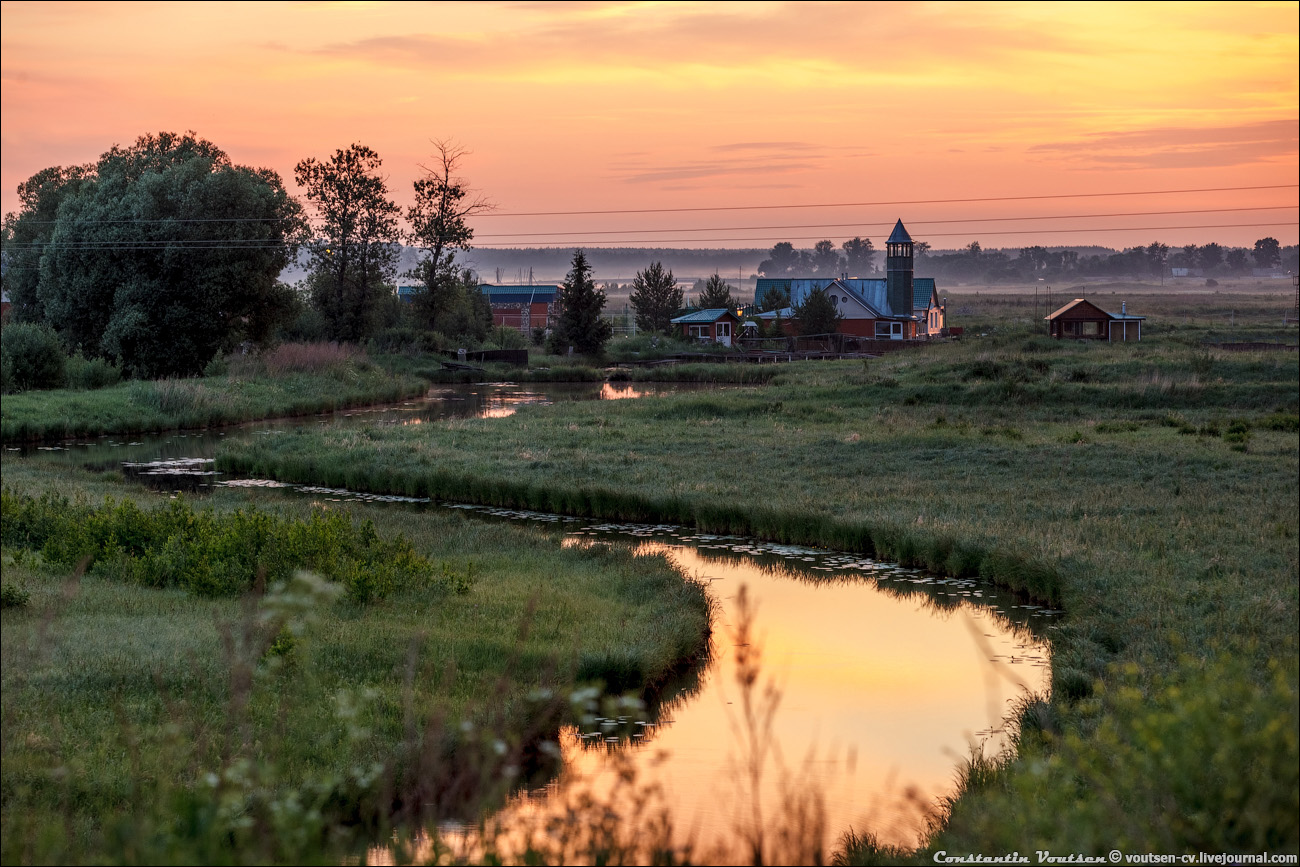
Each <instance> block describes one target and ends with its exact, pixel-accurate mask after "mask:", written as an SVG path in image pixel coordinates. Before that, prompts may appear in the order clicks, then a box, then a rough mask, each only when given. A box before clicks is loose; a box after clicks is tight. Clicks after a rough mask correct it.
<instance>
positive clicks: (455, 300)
mask: <svg viewBox="0 0 1300 867" xmlns="http://www.w3.org/2000/svg"><path fill="white" fill-rule="evenodd" d="M433 146H434V150H435V153H434V155H433V159H432V161H431V162H430V164H429V165H425V166H421V168H423V169H424V173H425V174H424V177H422V178H420V179H419V180H417V181H416V182H415V205H414V206H413V207H411V208H409V209H408V210H407V212H406V219H407V222H408V223H410V225H411V235H410V238H411V242H412V243H413V244H414V245H415V246H416V247H417V248H419V250H420V260H419V262H418V263H417V264H416V266H415V268H414V269H413V270H412V271H411V272H410V273H409V274H408V275H407V276H409V277H411V278H413V279H415V280H417V281H419V283H420V285H421V286H422V287H423V291H422V292H421V294H420V296H419V297H417V298H416V307H417V309H418V310H419V311H421V314H422V318H423V319H424V320H425V324H426V325H428V326H429V327H430V328H432V329H435V330H439V331H443V332H445V333H448V334H458V333H464V332H463V331H461V330H457V322H458V321H459V320H460V319H463V318H464V317H465V316H466V315H467V312H466V311H467V310H472V309H474V308H476V306H481V305H476V302H477V300H478V299H476V298H473V297H471V296H472V295H475V294H481V293H479V291H478V287H477V286H476V285H471V284H467V282H466V281H465V280H464V279H462V278H463V276H464V275H463V274H461V273H458V269H457V266H456V261H455V258H456V251H457V250H468V249H470V241H471V240H472V239H473V238H474V230H473V229H472V228H470V225H469V218H470V217H473V216H475V215H476V214H485V213H488V212H489V211H492V210H493V209H494V208H495V207H496V206H495V205H493V204H492V203H491V202H490V201H488V200H487V199H486V198H485V197H483V196H481V195H479V194H477V193H475V192H474V190H473V189H472V188H471V187H470V186H469V183H468V182H467V181H466V180H465V179H464V178H462V177H459V176H458V174H457V172H458V171H459V169H460V164H461V162H462V161H463V160H464V158H465V156H466V155H467V154H468V151H466V150H465V149H464V148H463V147H461V146H459V145H457V144H455V143H454V142H452V141H450V140H446V139H441V140H436V141H434V142H433ZM487 309H488V311H489V312H488V324H489V325H490V324H491V312H490V309H491V308H490V306H489V307H488V308H487Z"/></svg>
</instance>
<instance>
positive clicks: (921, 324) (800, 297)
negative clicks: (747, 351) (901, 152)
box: [754, 220, 948, 340]
mask: <svg viewBox="0 0 1300 867" xmlns="http://www.w3.org/2000/svg"><path fill="white" fill-rule="evenodd" d="M885 252H886V256H885V277H884V278H883V279H881V278H878V277H875V278H872V277H848V276H845V277H838V278H835V277H812V278H768V277H760V278H759V280H758V286H757V289H756V292H755V297H754V300H755V301H756V302H758V303H762V300H763V296H764V295H765V294H767V292H768V291H769V290H770V289H780V290H782V291H784V292H785V293H787V294H788V295H789V296H790V306H789V307H786V308H785V309H783V310H779V311H768V312H766V313H761V314H759V318H760V319H763V320H765V321H768V322H772V321H775V320H776V319H778V318H779V319H780V320H781V322H782V323H783V327H784V328H785V329H786V330H787V331H788V332H789V333H794V332H795V331H796V330H797V327H798V326H797V324H796V323H795V322H794V308H795V307H797V306H799V305H801V304H803V303H804V301H805V300H806V299H807V298H808V295H809V294H810V293H812V292H815V291H817V290H822V291H824V292H825V293H826V294H827V296H828V297H829V298H830V301H831V304H833V305H835V309H836V310H838V311H839V313H840V315H841V316H842V317H843V318H842V319H841V320H840V325H839V332H840V333H841V334H849V335H852V336H854V337H865V338H868V339H872V340H914V339H916V338H920V337H935V336H938V335H939V334H941V333H942V332H943V330H944V329H945V328H947V325H948V323H947V310H946V305H944V304H943V303H942V302H941V301H940V298H939V292H938V289H937V287H936V286H935V283H934V278H932V277H916V276H915V275H914V268H913V264H914V258H913V241H912V236H911V235H909V234H908V232H907V229H906V228H905V227H904V226H903V221H902V220H899V221H898V223H897V224H896V225H895V226H894V231H893V233H892V234H891V235H890V236H889V240H888V241H886V242H885Z"/></svg>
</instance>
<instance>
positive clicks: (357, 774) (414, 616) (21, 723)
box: [0, 460, 710, 863]
mask: <svg viewBox="0 0 1300 867" xmlns="http://www.w3.org/2000/svg"><path fill="white" fill-rule="evenodd" d="M3 482H4V484H5V485H6V486H7V487H8V488H9V489H10V490H14V491H21V492H23V493H24V494H26V495H30V496H39V495H41V494H43V493H47V492H48V493H54V494H58V495H64V496H68V497H70V498H71V503H72V504H75V503H77V502H78V501H86V502H90V503H98V502H101V501H102V499H103V497H105V496H112V497H114V498H116V499H117V501H119V502H123V501H126V502H131V501H133V502H136V503H139V505H140V506H141V508H142V509H144V510H151V509H155V508H162V507H166V506H168V504H169V502H170V501H169V499H168V497H167V496H166V495H158V494H151V493H148V492H144V491H141V490H140V489H138V488H135V487H130V486H128V485H127V484H125V483H124V482H123V481H122V480H121V477H120V475H117V474H112V475H111V476H110V475H108V474H106V475H103V476H100V475H95V474H91V473H86V472H84V471H72V470H67V469H55V468H50V467H48V466H44V465H40V464H38V463H36V462H33V461H12V460H11V461H5V463H4V465H3ZM258 502H259V506H260V508H261V509H262V510H263V511H264V512H266V513H267V514H269V515H271V516H272V517H273V518H274V519H275V520H279V521H287V522H289V525H290V526H291V527H292V526H303V527H305V526H306V524H305V523H304V522H309V521H311V520H313V516H316V517H317V518H318V517H319V516H321V515H324V516H326V517H329V516H337V515H338V514H339V512H340V511H342V512H343V513H344V514H345V515H347V517H348V519H349V522H350V523H351V524H352V525H353V526H354V527H359V528H361V531H360V532H361V534H362V537H365V533H366V532H367V531H366V530H365V529H364V527H365V522H367V521H369V522H372V525H373V528H374V532H376V533H377V534H378V536H379V538H380V539H381V540H383V542H384V544H388V543H389V542H391V541H392V540H397V541H400V540H403V539H404V540H408V541H409V542H410V544H411V546H412V548H413V550H414V551H415V552H417V553H418V555H419V556H420V557H422V558H426V559H427V560H428V561H429V562H430V563H432V564H433V567H434V568H433V572H432V579H431V580H428V581H421V582H410V581H407V582H405V583H402V582H398V583H396V584H394V585H393V586H392V587H391V588H389V589H388V591H387V592H386V593H384V594H382V595H375V597H374V598H366V599H364V600H362V599H359V598H358V597H357V595H356V594H354V593H348V594H347V595H344V596H338V595H337V594H331V593H328V592H326V591H325V590H324V589H322V587H321V586H320V585H314V584H291V585H290V586H289V587H288V588H287V589H281V590H276V589H274V588H270V589H269V590H268V592H267V593H266V594H265V595H258V594H254V595H253V596H239V597H233V596H219V595H218V596H215V597H214V596H210V595H202V594H201V593H195V592H188V591H186V590H183V589H179V588H164V587H153V586H145V585H143V584H141V583H139V582H138V581H135V580H125V576H130V575H137V577H139V576H142V575H145V574H152V572H150V571H149V570H147V569H144V570H140V569H137V570H135V571H132V570H131V569H127V568H123V567H121V565H120V561H119V560H116V559H114V557H113V556H110V555H108V554H105V555H103V556H101V557H100V560H102V562H103V565H102V566H100V565H98V563H97V564H96V565H93V566H92V567H91V569H90V571H89V572H87V573H86V574H85V575H83V576H80V577H79V578H71V579H70V578H69V575H68V569H66V568H56V567H55V566H54V565H53V564H52V563H51V562H50V559H47V557H46V556H44V555H43V554H42V553H41V552H40V551H36V550H32V549H31V548H30V547H29V546H26V545H24V544H20V543H17V542H15V543H14V544H10V542H11V541H13V540H10V539H9V538H8V533H9V528H8V527H6V531H5V532H6V544H5V549H4V585H5V608H4V611H3V614H0V618H2V619H3V631H2V636H3V639H2V640H3V650H4V653H3V659H4V666H3V692H2V695H3V714H4V738H3V758H4V763H3V765H4V774H3V792H4V798H3V807H2V808H0V809H2V810H3V827H4V844H3V860H4V861H5V862H6V863H10V862H24V863H25V862H30V861H39V862H50V861H59V862H67V863H81V862H86V861H97V860H100V859H102V858H103V857H106V856H109V855H110V853H111V856H112V857H118V858H122V859H123V860H126V861H131V862H135V863H139V862H144V861H168V862H169V863H172V862H174V860H175V859H178V860H179V861H181V862H187V861H198V862H205V863H211V862H215V861H221V862H226V861H230V860H232V859H234V860H237V861H240V862H261V861H267V860H271V861H275V860H287V861H298V860H300V859H303V858H306V859H308V860H311V861H321V862H323V863H336V862H337V858H338V857H339V856H340V853H347V852H350V851H351V852H355V851H357V847H358V846H360V847H361V848H362V850H364V847H365V845H366V843H367V841H373V840H374V839H377V837H378V836H381V829H386V828H392V827H394V826H395V825H397V824H400V823H403V822H411V823H416V824H418V823H419V822H420V821H422V820H429V819H433V818H438V817H442V816H448V815H457V816H462V817H464V818H469V819H474V818H476V817H477V816H478V815H479V812H480V811H481V810H483V809H484V808H486V807H489V806H492V805H494V804H498V803H500V800H501V799H502V798H503V797H504V796H505V794H506V792H507V791H508V790H509V788H510V787H511V786H512V785H517V784H519V783H522V782H524V781H525V780H528V779H532V780H533V781H534V783H535V782H536V781H537V780H538V779H545V775H546V774H547V773H552V772H553V771H554V769H555V757H556V756H558V750H556V749H555V748H554V747H553V746H550V747H548V744H553V743H554V740H555V736H556V732H557V729H558V726H559V725H560V723H561V722H563V721H566V720H569V719H573V718H574V714H575V713H576V714H579V715H580V714H581V713H583V712H591V710H593V709H594V705H591V703H592V702H594V701H595V697H596V695H597V693H584V694H582V695H575V694H573V689H574V684H575V683H577V682H579V681H584V682H593V681H595V682H600V681H607V682H609V683H610V685H611V686H612V687H614V688H615V690H622V689H628V690H632V691H633V692H643V691H647V690H653V689H654V688H655V687H656V686H657V685H659V684H660V683H662V682H663V681H664V680H665V679H666V678H668V677H670V676H672V675H674V674H677V673H680V671H681V669H682V668H683V666H685V665H688V664H689V663H690V662H691V661H693V660H696V659H698V658H699V657H701V656H702V655H703V654H705V653H707V647H708V635H709V632H710V610H709V603H708V600H707V596H706V594H705V592H704V590H703V588H702V587H701V586H700V585H698V584H697V583H695V582H692V581H689V580H686V579H685V578H684V576H682V575H681V574H680V573H679V572H678V571H677V570H675V569H674V568H673V567H672V566H671V565H670V564H669V563H668V561H667V560H666V559H665V558H664V557H662V556H633V555H631V554H629V553H626V552H621V551H618V550H614V549H611V548H608V547H604V546H597V547H594V548H589V549H583V548H563V547H561V545H560V542H559V540H558V539H556V538H555V537H554V536H548V535H546V534H544V533H542V532H540V531H537V530H532V529H529V528H522V527H516V526H510V525H504V524H497V525H490V524H484V523H482V522H474V521H471V520H467V519H465V518H463V517H462V516H460V515H458V514H455V513H446V512H415V511H407V510H395V509H386V508H383V507H381V506H366V505H361V504H354V505H348V506H346V507H341V506H340V505H339V504H337V503H330V502H312V501H310V500H304V499H302V498H288V497H285V498H278V499H277V498H275V497H273V496H272V497H270V498H268V497H267V496H266V495H265V493H263V495H262V496H260V497H259V498H258ZM247 507H248V499H247V497H246V495H244V494H243V493H241V492H239V491H237V490H233V489H223V490H218V491H216V492H214V493H213V494H212V495H211V496H210V497H207V498H205V499H204V501H203V502H202V506H201V508H205V509H211V510H213V514H214V515H216V516H218V517H220V516H230V515H234V514H236V513H237V512H239V511H240V510H244V511H245V513H246V510H247ZM19 511H21V510H20V509H18V508H16V507H15V509H12V510H11V509H6V513H5V520H6V522H9V521H11V520H12V519H13V518H14V517H15V516H16V515H17V514H18V512H19ZM11 512H12V513H13V514H11ZM133 514H134V510H132V509H131V508H129V507H128V508H127V509H125V510H124V511H123V510H119V512H118V513H115V517H114V521H115V522H116V523H115V524H114V526H115V527H117V529H116V530H114V532H116V533H117V534H118V537H119V538H121V539H122V544H123V545H126V546H127V547H126V548H124V549H123V550H131V545H133V544H135V543H133V542H128V541H127V536H128V535H130V528H129V527H126V526H125V525H122V526H120V527H118V526H117V525H118V524H121V523H122V520H126V521H127V523H130V520H131V519H132V515H133ZM123 516H125V517H123ZM83 517H85V516H83ZM83 523H84V521H83ZM91 523H94V524H96V526H97V527H99V528H100V529H103V527H104V525H105V519H103V518H96V519H94V520H92V521H91ZM244 526H246V527H247V526H261V524H260V523H259V522H258V521H251V522H248V521H246V522H244ZM90 532H91V535H92V536H93V535H94V534H95V532H97V531H96V530H94V529H92V530H91V531H90ZM209 535H210V536H211V534H209ZM237 535H238V534H236V536H237ZM281 535H282V536H284V538H286V539H288V540H290V541H289V542H286V543H283V544H282V545H281V548H282V549H283V548H285V547H286V545H288V546H291V545H292V544H293V543H292V539H293V538H294V536H293V532H290V533H289V534H288V535H287V536H285V535H284V534H283V533H281ZM308 535H310V534H308ZM240 538H242V537H240ZM240 538H236V537H235V536H232V537H231V538H230V540H229V541H230V542H231V544H233V545H235V546H237V547H238V546H242V545H246V544H248V541H242V542H241V541H240ZM343 543H345V544H348V545H352V544H354V543H353V542H348V541H347V539H344V540H343ZM47 544H48V543H47ZM221 544H222V543H221V540H220V539H210V540H209V542H208V543H207V548H205V550H208V549H212V550H216V548H213V546H214V545H216V546H217V548H220V547H221ZM104 550H105V551H110V550H111V549H108V548H106V549H104ZM186 550H187V549H186V548H185V546H184V545H181V544H178V543H177V544H168V545H166V546H164V548H162V549H161V550H159V551H157V552H155V554H154V555H153V556H154V561H153V562H154V563H155V564H156V563H157V562H158V559H159V558H167V557H171V558H173V559H174V560H176V562H177V563H180V562H183V561H184V560H185V557H186ZM304 550H306V549H304ZM53 552H54V549H53V548H51V549H49V550H48V551H47V553H49V554H50V557H54V553H53ZM281 553H284V551H283V550H282V551H281ZM399 553H400V552H399ZM204 559H205V561H210V560H211V558H209V557H207V556H205V557H204ZM399 559H400V558H399ZM113 563H119V565H118V567H117V568H109V567H110V566H112V564H113ZM164 571H165V570H164ZM159 574H162V573H159ZM168 574H170V573H168ZM345 584H346V582H345ZM350 589H351V587H350V586H349V590H350ZM571 699H574V700H576V701H577V702H578V707H577V709H576V710H575V709H574V707H573V706H572V702H571ZM538 774H540V775H541V776H540V777H538V776H537V775H538ZM205 775H210V776H205Z"/></svg>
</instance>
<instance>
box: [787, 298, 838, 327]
mask: <svg viewBox="0 0 1300 867" xmlns="http://www.w3.org/2000/svg"><path fill="white" fill-rule="evenodd" d="M793 310H794V317H795V319H796V320H797V321H798V323H799V333H800V334H831V333H833V332H834V331H836V330H837V329H838V328H839V325H840V320H841V319H843V318H844V317H843V316H842V315H840V312H839V311H838V310H836V309H835V305H834V304H833V303H832V302H831V297H830V295H828V294H826V290H825V289H814V290H812V291H811V292H809V293H808V294H807V296H805V297H804V299H803V301H802V302H801V303H799V304H796V305H795V306H794V308H793Z"/></svg>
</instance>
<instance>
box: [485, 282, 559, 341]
mask: <svg viewBox="0 0 1300 867" xmlns="http://www.w3.org/2000/svg"><path fill="white" fill-rule="evenodd" d="M479 291H481V292H482V293H483V294H484V295H486V296H487V298H488V303H489V304H491V305H492V325H493V326H496V327H499V326H503V325H504V326H505V327H507V328H514V329H517V330H518V331H520V332H521V333H524V334H527V333H528V332H529V331H531V330H532V329H534V328H550V327H551V322H552V320H553V319H554V317H555V315H556V311H555V299H556V298H557V297H558V296H559V294H560V286H559V285H558V284H555V283H535V284H534V283H526V284H513V285H499V284H492V283H483V284H481V285H480V286H479Z"/></svg>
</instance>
